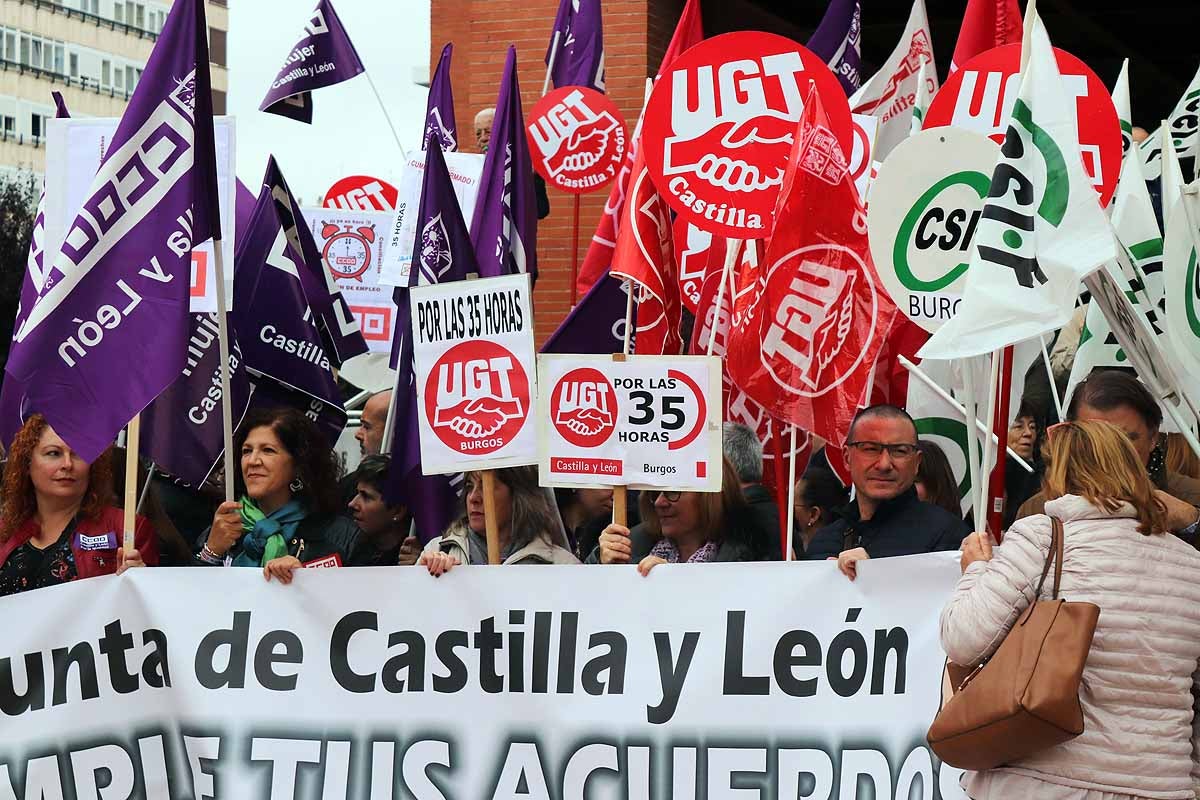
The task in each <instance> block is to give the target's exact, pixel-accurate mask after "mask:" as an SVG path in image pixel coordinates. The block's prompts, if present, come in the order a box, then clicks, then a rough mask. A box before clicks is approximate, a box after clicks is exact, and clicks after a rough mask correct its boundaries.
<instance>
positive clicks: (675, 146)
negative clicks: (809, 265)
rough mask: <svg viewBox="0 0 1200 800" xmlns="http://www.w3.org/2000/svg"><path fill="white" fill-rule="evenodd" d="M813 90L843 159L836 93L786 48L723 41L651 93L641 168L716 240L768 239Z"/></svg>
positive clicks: (784, 42)
mask: <svg viewBox="0 0 1200 800" xmlns="http://www.w3.org/2000/svg"><path fill="white" fill-rule="evenodd" d="M809 81H813V82H815V83H816V87H817V92H818V93H819V94H820V97H821V104H822V105H823V106H824V107H825V113H826V115H827V116H828V117H829V121H830V125H831V127H832V128H833V131H834V133H835V135H836V137H837V139H838V142H839V143H840V144H841V146H842V151H843V152H844V153H850V152H852V150H853V144H854V142H853V132H852V131H851V126H850V106H849V105H848V104H847V102H846V95H845V93H844V92H843V91H842V87H841V84H840V83H838V79H837V78H836V77H834V75H833V73H832V72H830V71H829V67H827V66H826V65H825V62H823V61H822V60H821V59H820V58H818V57H817V56H815V55H814V54H813V53H812V52H811V51H810V50H808V49H807V48H804V47H801V46H800V45H798V44H796V43H795V42H793V41H792V40H791V39H785V38H784V37H782V36H776V35H774V34H771V33H761V32H757V31H744V32H738V33H726V34H722V35H721V36H714V37H713V38H711V39H705V40H704V41H703V42H701V43H700V44H698V45H696V46H695V47H692V48H691V49H689V50H687V51H686V52H684V53H683V54H682V55H681V56H679V58H677V59H675V61H674V62H672V64H671V68H670V69H669V70H668V71H667V72H666V73H664V74H663V76H662V78H661V79H660V80H659V81H658V83H657V84H655V87H654V91H653V93H652V94H651V95H650V101H649V102H648V103H647V104H646V112H645V117H644V119H643V123H642V147H645V148H646V150H645V153H646V165H647V166H648V167H649V169H650V174H651V176H652V178H653V179H654V183H655V185H656V186H657V187H658V190H659V192H660V193H661V194H662V195H663V197H665V198H666V199H667V202H668V203H670V205H671V207H672V208H674V209H675V210H676V211H677V212H678V213H679V214H681V215H683V216H685V217H687V218H688V219H689V220H691V222H692V223H693V224H695V225H696V226H697V227H700V228H703V229H704V230H707V231H711V232H713V233H719V234H721V235H722V236H729V237H733V238H735V239H763V238H766V237H767V236H768V235H770V233H771V228H772V215H773V213H774V210H775V201H776V199H777V198H778V197H779V190H780V187H781V185H782V184H783V175H784V171H785V170H786V167H787V159H788V155H789V154H790V153H791V149H792V140H793V139H794V138H795V133H796V123H797V122H798V121H799V119H800V112H801V111H802V110H803V104H804V97H805V95H807V94H808V91H809ZM846 160H847V161H848V160H849V159H846Z"/></svg>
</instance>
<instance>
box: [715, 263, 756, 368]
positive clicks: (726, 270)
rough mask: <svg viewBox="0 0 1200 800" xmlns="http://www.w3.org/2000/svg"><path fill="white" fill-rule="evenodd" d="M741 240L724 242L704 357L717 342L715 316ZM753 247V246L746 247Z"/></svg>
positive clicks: (722, 302) (723, 299)
mask: <svg viewBox="0 0 1200 800" xmlns="http://www.w3.org/2000/svg"><path fill="white" fill-rule="evenodd" d="M741 244H742V240H741V239H726V240H725V263H724V264H722V265H721V285H720V286H718V287H717V302H716V305H714V306H713V312H712V313H713V320H712V325H711V326H710V327H709V329H708V347H707V349H706V350H705V355H709V356H711V355H712V354H713V345H714V344H715V343H716V341H717V314H720V313H721V306H723V305H725V284H726V283H728V282H729V276H730V274H732V272H733V262H734V261H736V260H737V255H738V249H739V248H740V247H741ZM748 246H749V247H753V246H754V245H752V244H751V245H748Z"/></svg>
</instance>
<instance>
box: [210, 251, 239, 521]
mask: <svg viewBox="0 0 1200 800" xmlns="http://www.w3.org/2000/svg"><path fill="white" fill-rule="evenodd" d="M213 255H214V256H215V258H214V259H213V261H214V263H215V265H216V273H217V274H216V276H215V278H214V281H215V282H216V284H217V347H218V352H219V354H220V356H221V367H220V370H219V372H220V375H221V432H222V436H223V437H224V439H225V459H224V461H225V463H224V475H225V501H226V502H229V501H230V500H233V486H234V484H233V460H234V457H235V456H234V452H233V398H232V397H230V396H229V395H230V391H231V390H230V388H229V386H230V376H229V319H228V317H229V315H228V314H227V313H226V310H227V309H228V308H229V305H228V300H227V298H226V297H225V258H224V256H223V255H222V253H221V240H220V239H213Z"/></svg>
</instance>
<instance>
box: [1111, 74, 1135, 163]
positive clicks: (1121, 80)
mask: <svg viewBox="0 0 1200 800" xmlns="http://www.w3.org/2000/svg"><path fill="white" fill-rule="evenodd" d="M1112 101H1113V105H1114V106H1115V107H1116V109H1117V122H1119V123H1120V125H1121V153H1122V157H1124V155H1125V154H1128V153H1129V148H1130V147H1132V146H1133V110H1132V108H1131V106H1130V105H1129V59H1128V58H1127V59H1125V61H1124V62H1122V64H1121V74H1120V75H1118V76H1117V82H1116V84H1115V85H1114V86H1113V90H1112Z"/></svg>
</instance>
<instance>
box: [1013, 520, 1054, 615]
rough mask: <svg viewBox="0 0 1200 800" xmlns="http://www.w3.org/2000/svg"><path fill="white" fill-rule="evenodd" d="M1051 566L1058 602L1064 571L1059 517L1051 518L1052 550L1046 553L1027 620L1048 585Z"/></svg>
mask: <svg viewBox="0 0 1200 800" xmlns="http://www.w3.org/2000/svg"><path fill="white" fill-rule="evenodd" d="M1051 564H1054V599H1055V600H1057V599H1058V587H1059V584H1061V583H1062V569H1063V523H1062V520H1061V519H1059V518H1058V517H1051V518H1050V549H1049V551H1047V553H1046V563H1045V565H1043V566H1042V578H1041V580H1039V581H1038V585H1037V592H1035V593H1034V596H1033V602H1032V603H1030V604H1029V611H1028V612H1026V614H1025V619H1026V620H1027V619H1029V618H1030V617H1031V616H1032V615H1033V607H1034V606H1035V605H1037V599H1038V598H1039V597H1041V596H1042V586H1043V585H1045V583H1046V576H1047V575H1049V574H1050V565H1051ZM1022 624H1024V620H1022Z"/></svg>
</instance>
